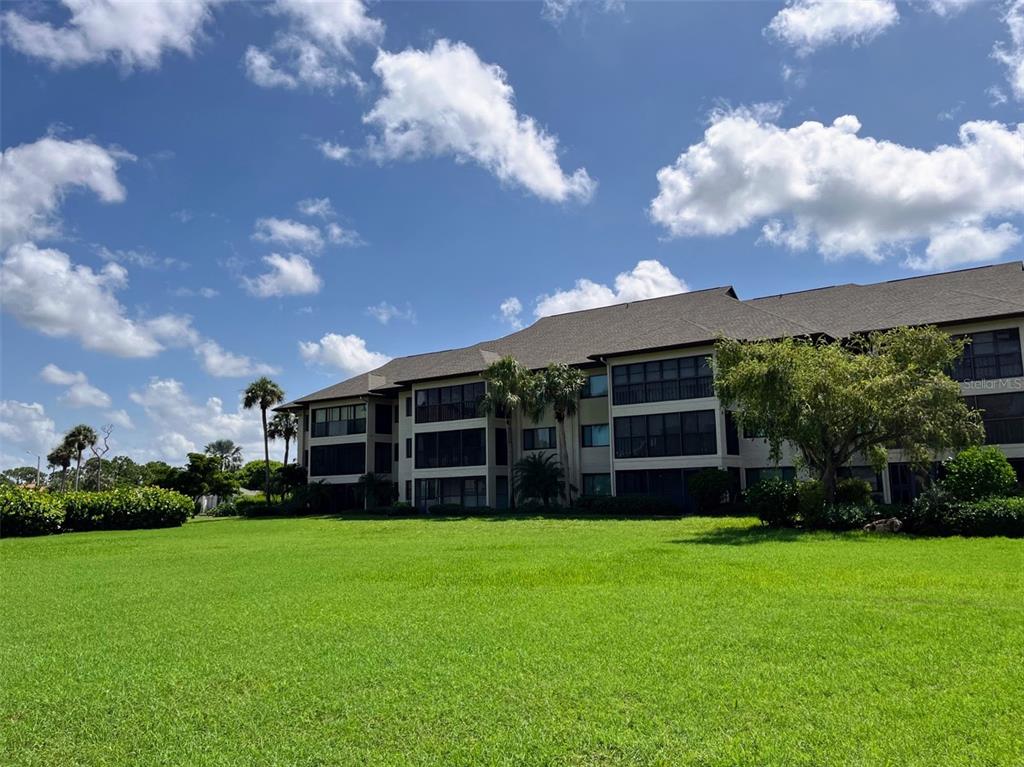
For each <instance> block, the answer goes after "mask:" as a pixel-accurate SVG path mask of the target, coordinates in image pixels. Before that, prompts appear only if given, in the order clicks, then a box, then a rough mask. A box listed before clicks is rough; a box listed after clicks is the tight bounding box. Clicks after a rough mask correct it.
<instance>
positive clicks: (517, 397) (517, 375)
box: [479, 356, 543, 509]
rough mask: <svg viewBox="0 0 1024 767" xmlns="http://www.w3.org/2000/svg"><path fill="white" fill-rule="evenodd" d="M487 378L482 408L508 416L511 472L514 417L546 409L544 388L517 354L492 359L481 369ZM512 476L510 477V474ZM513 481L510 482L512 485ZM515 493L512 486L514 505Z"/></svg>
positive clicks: (513, 457) (487, 412)
mask: <svg viewBox="0 0 1024 767" xmlns="http://www.w3.org/2000/svg"><path fill="white" fill-rule="evenodd" d="M481 376H482V377H483V379H484V380H485V381H486V382H487V391H486V392H484V396H483V398H482V399H481V400H480V405H479V410H480V412H481V413H483V414H484V415H495V416H497V417H503V418H504V419H505V436H506V438H507V439H508V465H509V470H510V471H509V473H510V474H511V469H512V465H513V464H514V462H515V456H514V450H515V439H514V437H513V434H512V425H513V421H514V419H516V417H517V416H519V415H521V414H524V413H525V414H527V415H530V416H531V417H533V418H534V420H536V419H537V418H538V417H539V412H538V409H539V410H541V411H542V410H543V404H542V396H541V395H542V394H543V391H542V388H541V387H540V386H538V379H537V377H536V376H534V375H533V373H531V372H530V370H529V369H528V368H526V367H524V366H523V365H522V363H520V362H519V360H517V359H516V358H515V357H511V356H509V357H502V358H501V359H500V360H496V361H495V362H492V363H491V364H490V365H488V366H487V368H486V369H485V370H484V372H483V373H481ZM509 479H510V480H511V477H509ZM511 484H512V483H511V481H510V482H509V485H511ZM515 505H516V495H515V492H514V491H513V490H512V488H511V487H510V488H509V506H510V507H511V508H513V509H514V508H515Z"/></svg>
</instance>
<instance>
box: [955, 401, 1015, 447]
mask: <svg viewBox="0 0 1024 767" xmlns="http://www.w3.org/2000/svg"><path fill="white" fill-rule="evenodd" d="M967 404H968V405H970V406H971V407H974V408H977V409H978V410H980V411H981V420H982V422H983V423H984V425H985V442H986V443H987V444H990V445H1008V444H1016V443H1019V442H1024V392H1010V393H1008V394H982V395H979V396H977V397H968V398H967Z"/></svg>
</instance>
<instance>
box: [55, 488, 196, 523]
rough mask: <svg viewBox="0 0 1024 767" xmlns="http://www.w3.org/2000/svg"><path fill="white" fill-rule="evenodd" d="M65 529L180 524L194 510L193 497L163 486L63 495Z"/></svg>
mask: <svg viewBox="0 0 1024 767" xmlns="http://www.w3.org/2000/svg"><path fill="white" fill-rule="evenodd" d="M63 500H64V529H65V530H74V531H78V532H84V531H86V530H134V529H143V528H155V527H178V526H180V525H183V524H184V523H185V520H187V519H188V518H189V517H190V516H192V513H193V511H194V508H195V507H194V506H193V503H192V500H191V499H190V498H189V497H188V496H185V495H182V494H181V493H176V492H175V491H173V490H165V489H163V488H160V487H121V488H117V489H116V490H104V491H102V492H74V493H67V494H66V495H65V496H64V499H63Z"/></svg>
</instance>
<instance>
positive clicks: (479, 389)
mask: <svg viewBox="0 0 1024 767" xmlns="http://www.w3.org/2000/svg"><path fill="white" fill-rule="evenodd" d="M415 396H416V423H436V422H438V421H458V420H461V419H464V418H476V417H478V415H479V409H478V405H479V404H480V400H481V399H482V398H483V396H484V383H483V381H479V382H477V383H469V384H456V385H454V386H439V387H437V388H434V389H419V390H417V391H416V393H415Z"/></svg>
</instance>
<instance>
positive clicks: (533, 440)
mask: <svg viewBox="0 0 1024 767" xmlns="http://www.w3.org/2000/svg"><path fill="white" fill-rule="evenodd" d="M556 447H558V445H557V443H556V441H555V427H554V426H545V427H543V428H540V429H523V450H554V449H555V448H556Z"/></svg>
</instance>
